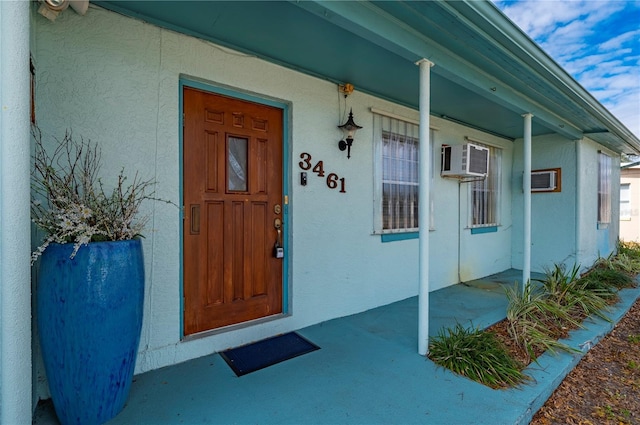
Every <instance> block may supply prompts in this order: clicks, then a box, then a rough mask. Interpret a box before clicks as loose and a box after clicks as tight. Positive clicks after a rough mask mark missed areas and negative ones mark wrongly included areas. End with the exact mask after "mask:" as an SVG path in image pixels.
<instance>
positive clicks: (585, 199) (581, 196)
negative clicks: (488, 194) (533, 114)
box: [512, 135, 620, 272]
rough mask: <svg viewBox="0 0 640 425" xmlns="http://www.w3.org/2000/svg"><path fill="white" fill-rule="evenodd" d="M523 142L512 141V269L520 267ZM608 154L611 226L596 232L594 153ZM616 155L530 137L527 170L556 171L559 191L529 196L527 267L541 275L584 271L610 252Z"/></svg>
mask: <svg viewBox="0 0 640 425" xmlns="http://www.w3.org/2000/svg"><path fill="white" fill-rule="evenodd" d="M522 149H523V142H522V140H521V139H520V140H517V141H516V142H515V152H514V158H515V159H514V168H513V225H514V228H515V229H516V231H514V232H513V233H512V235H513V257H512V258H513V267H514V268H521V267H522V264H523V249H524V247H523V243H524V242H523V237H522V235H523V234H522V232H520V231H517V229H519V228H522V225H523V224H522V223H523V193H522V173H523V169H524V167H523V160H522V155H523V153H522V152H523V151H522ZM599 150H602V151H605V152H606V153H608V154H609V155H611V157H612V160H613V161H612V164H613V165H612V167H613V176H612V181H613V191H612V203H611V205H612V223H611V224H610V225H609V226H608V227H607V228H602V229H598V225H597V219H598V151H599ZM619 164H620V161H619V155H616V154H614V153H613V152H611V151H608V150H606V149H605V148H604V147H603V146H601V145H599V144H597V143H595V142H593V141H591V140H589V139H583V140H579V141H575V140H569V139H566V138H563V137H562V136H559V135H547V136H540V137H535V138H533V141H532V164H531V168H532V170H536V169H546V168H562V191H561V192H555V193H548V192H541V193H532V195H531V243H532V246H531V269H532V271H537V272H544V271H545V269H549V268H551V267H553V265H554V264H565V265H566V266H567V267H568V268H571V267H572V266H573V265H574V264H579V265H580V266H581V267H582V268H583V269H584V268H588V267H590V266H591V265H592V264H593V262H594V261H595V260H596V259H597V258H598V257H599V256H603V257H606V256H607V255H609V254H610V253H611V252H613V251H614V250H615V247H616V241H617V235H618V227H619V225H618V218H617V217H618V214H619V204H620V202H619V199H620V191H619V185H618V182H619V175H620V173H619V168H620V167H619Z"/></svg>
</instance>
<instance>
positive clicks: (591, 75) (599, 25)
mask: <svg viewBox="0 0 640 425" xmlns="http://www.w3.org/2000/svg"><path fill="white" fill-rule="evenodd" d="M493 1H494V2H495V3H496V5H497V6H498V7H499V8H500V9H501V10H502V11H503V12H504V13H505V14H506V15H507V16H508V17H509V18H510V19H511V20H512V21H514V23H516V25H518V26H519V27H520V28H521V29H522V30H523V31H524V32H525V33H527V34H528V35H529V36H530V37H531V38H532V39H533V40H534V41H536V42H537V43H538V44H539V45H540V46H541V47H542V48H543V49H544V50H545V51H546V52H547V53H548V54H549V55H550V56H551V57H552V58H554V60H556V61H557V62H558V63H559V64H560V65H561V66H562V67H563V68H564V69H565V70H566V71H567V72H568V73H569V74H570V75H572V76H573V77H574V78H575V79H576V80H577V81H578V82H579V83H580V84H581V85H582V86H583V87H585V88H586V89H587V90H589V91H590V92H591V94H592V95H593V96H594V97H595V98H596V99H598V100H599V101H600V102H601V103H602V104H603V105H604V106H605V107H606V108H607V109H609V111H611V113H613V114H614V115H615V116H616V117H617V118H618V119H619V120H620V121H621V122H622V123H623V124H625V125H626V126H627V127H628V128H629V129H630V130H631V131H632V132H633V133H635V134H636V136H638V137H640V41H639V40H640V1H638V0H633V1H628V0H564V1H560V0H519V1H503V0H493Z"/></svg>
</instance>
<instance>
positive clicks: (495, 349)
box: [429, 323, 529, 388]
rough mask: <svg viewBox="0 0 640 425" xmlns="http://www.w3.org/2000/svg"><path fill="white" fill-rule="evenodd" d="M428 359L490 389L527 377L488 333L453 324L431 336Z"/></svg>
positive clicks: (514, 383) (517, 382)
mask: <svg viewBox="0 0 640 425" xmlns="http://www.w3.org/2000/svg"><path fill="white" fill-rule="evenodd" d="M429 358H430V359H431V360H433V361H434V362H435V363H436V364H438V365H440V366H442V367H445V368H447V369H450V370H451V371H453V372H455V373H458V374H460V375H463V376H466V377H468V378H470V379H473V380H474V381H477V382H480V383H482V384H485V385H487V386H489V387H492V388H501V387H508V386H514V385H518V384H520V383H522V382H524V381H525V380H527V379H529V378H528V377H527V376H526V375H525V374H524V373H523V372H522V369H523V368H524V366H523V365H522V364H520V363H519V362H518V361H516V360H515V359H513V358H512V357H511V356H510V355H509V353H508V352H507V350H506V348H505V347H504V345H503V344H502V343H501V342H500V340H498V338H497V337H496V335H495V334H494V333H492V332H487V331H483V330H481V329H477V328H476V329H470V328H469V329H468V328H465V327H464V326H462V325H461V324H459V323H457V324H456V326H455V327H454V328H453V329H451V328H449V329H441V330H440V332H439V334H438V336H436V337H434V338H432V339H431V341H430V344H429Z"/></svg>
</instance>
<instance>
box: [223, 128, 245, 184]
mask: <svg viewBox="0 0 640 425" xmlns="http://www.w3.org/2000/svg"><path fill="white" fill-rule="evenodd" d="M248 145H249V141H248V140H247V139H245V138H240V137H229V139H228V141H227V190H228V191H229V192H247V191H248V189H247V164H248V161H247V146H248Z"/></svg>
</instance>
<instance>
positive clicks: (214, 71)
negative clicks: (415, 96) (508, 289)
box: [33, 6, 513, 394]
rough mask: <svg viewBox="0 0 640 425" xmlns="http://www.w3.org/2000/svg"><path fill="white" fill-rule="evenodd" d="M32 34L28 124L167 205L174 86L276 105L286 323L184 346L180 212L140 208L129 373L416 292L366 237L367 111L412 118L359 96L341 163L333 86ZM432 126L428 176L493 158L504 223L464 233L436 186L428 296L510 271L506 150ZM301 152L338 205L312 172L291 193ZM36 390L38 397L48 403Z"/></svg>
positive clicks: (198, 55)
mask: <svg viewBox="0 0 640 425" xmlns="http://www.w3.org/2000/svg"><path fill="white" fill-rule="evenodd" d="M34 28H35V43H34V52H33V55H34V62H35V67H36V105H37V107H36V115H37V120H38V125H39V127H40V128H41V130H42V131H43V133H44V134H45V135H50V136H57V137H60V136H62V135H63V134H64V132H65V130H66V129H72V131H73V133H74V134H76V135H78V136H82V137H84V138H88V139H91V140H93V141H95V142H98V143H99V144H100V145H101V146H102V157H103V161H104V167H103V170H102V171H103V173H104V174H105V175H113V174H114V173H117V172H118V171H119V170H120V169H121V168H122V167H124V168H125V171H126V170H129V171H131V172H132V171H134V170H136V171H138V172H139V173H140V176H141V177H142V178H155V179H156V180H157V182H158V184H157V187H156V196H158V197H159V198H163V199H168V200H171V201H172V202H174V203H176V204H179V203H180V196H181V175H180V114H181V110H180V81H181V79H182V81H190V82H194V83H197V84H200V85H204V86H208V87H211V88H212V89H224V90H228V91H231V92H236V93H239V94H242V95H248V96H253V97H257V98H262V99H266V100H269V101H272V102H277V103H279V104H282V105H285V106H286V111H287V113H288V117H287V123H288V128H287V131H286V134H287V136H288V138H287V140H285V144H286V146H287V149H286V150H287V152H288V157H286V158H285V164H286V167H288V171H289V174H290V179H289V181H287V182H286V183H285V193H286V194H287V195H288V196H289V205H288V207H287V215H286V220H285V226H286V230H287V237H288V249H289V250H288V255H289V262H288V264H289V270H287V271H286V275H287V285H288V294H289V299H288V300H286V302H287V306H288V315H286V316H282V317H279V318H278V320H271V321H264V322H260V323H256V324H252V326H242V327H237V328H234V329H233V330H231V331H226V332H217V333H214V334H212V335H209V336H207V337H203V338H196V339H190V340H188V341H187V340H181V317H182V311H181V301H180V297H181V261H180V255H181V246H180V231H181V220H180V217H181V216H180V210H179V209H178V208H176V207H173V206H171V205H167V204H164V203H148V204H147V205H146V206H145V207H144V208H145V211H144V212H146V213H149V214H150V215H151V221H150V226H149V229H148V231H147V232H146V234H145V239H144V242H143V244H144V252H145V268H146V275H147V278H146V280H147V282H146V292H145V308H144V322H143V331H142V338H141V344H140V352H139V356H138V361H137V366H136V372H137V373H140V372H144V371H148V370H151V369H155V368H159V367H162V366H166V365H171V364H175V363H179V362H182V361H185V360H188V359H191V358H196V357H200V356H203V355H206V354H209V353H212V352H215V351H219V350H223V349H226V348H228V347H231V346H238V345H242V344H244V343H247V342H251V341H254V340H258V339H261V338H264V337H268V336H272V335H276V334H279V333H283V332H286V331H290V330H294V329H299V328H301V327H305V326H308V325H311V324H314V323H319V322H322V321H325V320H328V319H331V318H334V317H340V316H346V315H350V314H354V313H357V312H361V311H364V310H368V309H370V308H372V307H376V306H379V305H384V304H388V303H391V302H394V301H398V300H402V299H405V298H408V297H411V296H415V295H416V294H417V293H418V241H417V240H415V239H414V240H405V241H397V242H391V243H382V242H381V238H380V235H378V234H374V229H375V225H374V222H373V220H374V219H373V217H374V213H373V208H375V205H374V200H373V199H374V195H373V192H374V183H373V175H374V167H375V163H376V161H375V160H374V157H373V156H374V153H373V152H374V149H373V146H372V142H373V115H372V113H371V111H370V109H371V108H377V109H380V110H385V111H388V112H391V113H394V114H397V115H400V116H405V117H407V118H410V119H413V120H415V119H417V118H418V112H417V111H415V110H411V109H408V108H406V107H403V106H400V105H395V104H392V103H390V102H387V101H385V100H382V99H378V98H375V97H372V96H370V95H367V94H363V93H361V92H359V91H358V88H357V87H356V91H355V92H354V94H352V95H351V96H350V97H349V98H348V99H347V101H346V102H347V106H348V108H352V109H353V113H354V116H355V117H356V121H357V122H358V124H359V125H361V126H362V127H363V129H362V130H360V131H359V132H358V133H357V135H356V140H355V142H354V146H353V148H352V150H351V154H352V157H351V159H347V158H346V155H345V153H344V152H340V151H339V150H338V149H337V142H338V140H340V138H341V133H340V131H339V130H338V128H337V125H338V124H340V123H341V122H340V121H341V120H342V119H343V118H344V117H343V116H342V115H343V114H344V112H345V99H344V98H343V97H342V95H341V94H340V93H339V92H338V88H337V85H336V84H333V83H330V82H327V81H324V80H321V79H318V78H314V77H310V76H307V75H304V74H301V73H299V72H295V71H291V70H288V69H285V68H283V67H280V66H277V65H274V64H271V63H268V62H265V61H263V60H259V59H256V58H254V57H250V56H247V55H244V54H241V53H237V52H234V51H231V50H229V49H227V48H222V47H219V46H216V45H214V44H211V43H209V42H205V41H201V40H198V39H195V38H192V37H189V36H185V35H181V34H178V33H175V32H172V31H168V30H163V29H160V28H158V27H155V26H152V25H149V24H146V23H143V22H140V21H136V20H133V19H130V18H126V17H123V16H120V15H118V14H115V13H111V12H107V11H104V10H102V9H100V8H97V7H94V6H92V7H91V8H90V10H89V12H88V13H87V15H86V16H84V17H81V16H78V15H77V14H74V13H64V14H61V16H60V17H59V18H58V20H56V21H55V22H53V23H52V22H49V21H47V20H45V19H44V18H41V17H35V18H34ZM416 84H417V82H416ZM431 124H432V126H434V127H435V128H436V131H435V132H434V133H435V136H434V137H435V146H434V151H435V153H436V156H435V157H434V165H435V166H436V167H437V169H439V156H438V155H439V152H440V146H441V145H442V144H456V143H458V144H459V143H463V140H464V136H469V137H473V138H476V139H479V140H482V141H485V142H487V143H489V144H492V145H495V146H499V147H501V148H503V182H502V186H503V194H502V206H501V217H502V222H501V226H500V227H499V229H498V231H497V232H495V233H492V234H485V235H471V234H470V231H469V229H468V216H467V207H466V204H467V203H468V198H467V197H468V192H467V190H466V187H464V186H463V187H461V188H460V190H459V184H458V182H457V181H452V180H445V179H442V178H440V177H439V176H438V175H437V173H436V177H435V179H434V180H435V181H434V187H433V190H434V191H435V192H434V223H435V228H434V230H433V231H432V232H430V243H431V248H430V253H431V261H430V289H431V290H435V289H438V288H441V287H444V286H448V285H451V284H454V283H457V282H458V275H459V268H458V265H459V264H460V265H462V266H461V267H460V271H461V272H463V273H461V274H463V275H464V276H463V277H464V280H467V279H473V278H478V277H482V276H485V275H488V274H491V273H495V272H499V271H502V270H505V269H507V268H509V267H511V241H512V223H511V217H512V213H511V196H512V190H511V185H512V182H511V177H510V170H511V167H512V164H511V158H512V157H513V152H512V151H513V146H512V143H511V142H510V141H507V140H504V139H500V138H498V137H495V136H491V135H487V134H483V133H482V132H480V131H477V130H471V129H466V128H464V127H462V126H460V125H457V124H453V123H450V122H447V121H443V120H440V119H437V118H435V117H434V118H432V121H431ZM302 152H307V153H309V154H311V155H312V156H313V158H315V159H317V160H323V161H324V166H325V169H326V170H330V171H331V172H335V173H337V174H338V175H339V176H340V177H344V178H345V181H346V189H347V192H346V193H339V191H337V190H329V189H328V188H327V186H326V184H325V182H324V181H323V179H320V178H317V177H315V175H314V174H312V173H309V181H308V184H307V185H306V186H301V185H299V183H298V182H299V173H300V171H301V170H300V169H299V166H298V162H299V161H300V154H301V153H302ZM459 205H462V208H461V209H460V211H459V208H458V206H459ZM416 338H417V336H416ZM40 373H41V371H40ZM42 387H43V388H40V393H41V394H42V393H44V392H45V391H46V389H45V388H44V385H42Z"/></svg>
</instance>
